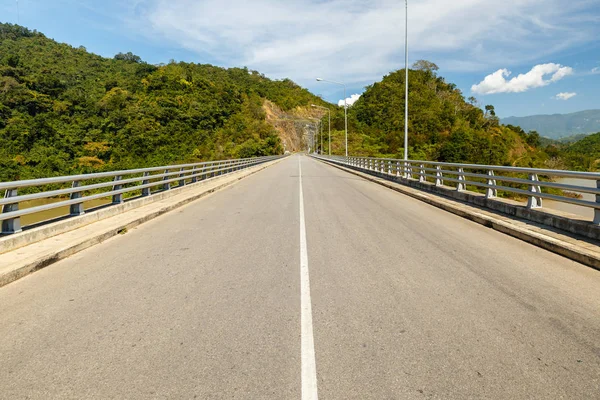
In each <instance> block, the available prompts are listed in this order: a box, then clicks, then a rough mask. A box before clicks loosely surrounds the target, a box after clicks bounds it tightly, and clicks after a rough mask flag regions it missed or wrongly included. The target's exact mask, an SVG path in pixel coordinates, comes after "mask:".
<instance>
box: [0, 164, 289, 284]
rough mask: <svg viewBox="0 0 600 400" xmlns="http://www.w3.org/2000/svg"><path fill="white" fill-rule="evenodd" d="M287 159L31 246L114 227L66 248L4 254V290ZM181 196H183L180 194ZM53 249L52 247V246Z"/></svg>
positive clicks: (0, 279)
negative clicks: (146, 210)
mask: <svg viewBox="0 0 600 400" xmlns="http://www.w3.org/2000/svg"><path fill="white" fill-rule="evenodd" d="M283 159H284V158H281V159H278V160H275V161H271V162H267V163H265V164H259V165H257V166H254V167H250V168H248V169H246V170H241V171H238V172H234V173H232V174H229V175H224V176H222V178H229V179H228V180H226V181H225V182H222V183H219V184H217V185H216V186H214V185H205V186H207V187H206V190H202V191H200V192H198V193H195V194H193V195H191V196H188V197H185V198H183V199H179V200H178V201H176V202H174V203H172V204H168V205H166V206H162V207H160V208H159V209H157V210H154V211H152V212H149V213H142V215H139V216H135V217H133V218H130V219H129V220H125V221H122V222H117V223H114V222H113V221H111V218H105V219H102V220H100V221H98V222H96V223H95V224H86V225H84V226H80V227H78V228H76V229H73V230H70V231H68V232H64V233H63V234H61V235H55V236H51V237H49V238H47V239H45V240H42V241H39V242H36V243H33V244H32V245H31V246H35V245H38V246H41V245H42V244H43V243H42V242H45V241H56V238H57V237H61V236H69V235H72V236H75V233H76V232H77V231H78V230H81V229H84V228H86V227H89V226H90V225H102V224H104V225H110V226H106V227H101V226H100V227H99V228H100V229H98V230H95V231H94V232H93V233H91V234H89V235H87V236H84V237H78V238H76V239H75V240H73V241H71V242H69V243H68V244H66V245H62V246H57V247H56V248H52V249H51V250H45V251H41V252H40V251H38V252H37V253H35V252H34V254H33V255H30V256H29V257H27V256H25V257H24V258H22V259H21V260H19V259H18V258H19V256H20V254H17V253H27V248H28V246H25V247H20V248H17V249H14V250H12V251H8V252H6V253H4V254H1V255H0V287H2V286H4V285H7V284H9V283H11V282H14V281H16V280H18V279H20V278H23V277H25V276H27V275H29V274H31V273H32V272H35V271H38V270H40V269H42V268H45V267H47V266H49V265H51V264H53V263H55V262H57V261H60V260H62V259H65V258H67V257H69V256H71V255H73V254H75V253H78V252H80V251H82V250H85V249H87V248H89V247H91V246H94V245H96V244H99V243H102V242H103V241H105V240H107V239H109V238H111V237H114V236H116V235H119V234H121V233H124V232H126V231H127V230H129V229H132V228H135V227H136V226H138V225H141V224H143V223H144V222H147V221H150V220H152V219H154V218H156V217H159V216H161V215H163V214H165V213H167V212H169V211H172V210H175V209H177V208H179V207H182V206H184V205H186V204H188V203H191V202H193V201H195V200H198V199H200V198H202V197H205V196H207V195H209V194H211V193H214V192H216V191H218V190H221V189H223V188H226V187H228V186H232V185H234V184H236V183H237V182H239V181H240V180H242V179H244V178H246V177H248V176H251V175H254V174H255V173H257V172H259V171H262V170H263V169H266V168H268V167H270V166H271V165H274V164H276V163H278V162H280V161H282V160H283ZM203 182H206V183H207V184H208V183H211V182H210V181H203ZM212 183H216V182H215V181H213V182H212ZM185 188H186V187H184V188H182V189H185ZM187 188H191V187H190V186H188V187H187ZM200 188H201V186H199V187H196V189H200ZM179 194H181V193H179ZM142 209H143V207H138V208H135V209H133V210H131V211H130V212H131V213H140V211H143V210H142ZM126 215H127V212H125V213H123V214H120V215H118V216H126ZM114 217H117V216H114ZM114 217H113V218H114ZM111 222H112V224H111ZM49 246H50V247H52V245H51V244H50V245H49ZM40 253H41V254H40ZM9 257H10V260H9ZM12 259H17V260H15V262H10V261H11V260H12ZM3 261H4V262H3Z"/></svg>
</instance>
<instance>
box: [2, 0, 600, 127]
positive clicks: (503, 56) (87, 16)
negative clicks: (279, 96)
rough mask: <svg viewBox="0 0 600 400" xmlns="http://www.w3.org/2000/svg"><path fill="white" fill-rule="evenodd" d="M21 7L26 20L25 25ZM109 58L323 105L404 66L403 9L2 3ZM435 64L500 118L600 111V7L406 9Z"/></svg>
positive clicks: (237, 0) (412, 39) (460, 3)
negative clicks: (253, 81) (280, 89)
mask: <svg viewBox="0 0 600 400" xmlns="http://www.w3.org/2000/svg"><path fill="white" fill-rule="evenodd" d="M17 4H18V7H19V15H17ZM17 19H19V21H20V23H21V24H22V25H25V26H27V27H29V28H31V29H37V30H39V31H41V32H43V33H44V34H46V36H48V37H50V38H53V39H55V40H57V41H60V42H66V43H69V44H71V45H74V46H80V45H83V46H85V47H86V48H87V49H88V50H89V51H91V52H94V53H97V54H100V55H103V56H108V57H112V56H113V55H114V54H116V53H118V52H127V51H131V52H133V53H135V54H138V55H139V56H141V57H142V58H143V59H144V60H145V61H147V62H150V63H154V64H156V63H160V62H165V63H166V62H168V61H169V60H170V59H175V60H177V61H189V62H197V63H210V64H216V65H221V66H226V67H229V66H247V67H249V68H250V69H255V70H258V71H260V72H262V73H264V74H266V75H267V76H269V77H271V78H276V79H279V78H285V77H288V78H290V79H292V80H294V81H296V82H297V83H299V84H301V85H302V86H304V87H307V88H308V89H310V90H311V91H312V92H314V93H316V94H320V95H323V97H324V98H325V99H326V100H329V101H331V102H337V101H338V100H339V99H342V98H343V91H342V90H341V88H340V87H339V86H335V85H329V84H325V83H317V82H316V81H315V78H316V77H322V78H325V79H332V80H338V81H343V82H346V83H347V85H348V93H347V95H348V97H349V96H350V95H351V94H355V93H358V94H360V93H361V92H362V91H363V88H364V87H365V86H366V85H369V84H371V83H373V82H375V81H378V80H381V78H382V77H383V76H384V75H385V74H387V73H389V72H390V71H393V70H396V69H399V68H402V67H403V66H404V2H403V1H401V0H285V1H283V0H253V1H247V0H130V1H125V0H120V1H118V0H104V1H102V2H99V1H91V0H19V1H18V2H17V1H16V0H0V21H2V22H12V23H16V22H17ZM408 37H409V50H410V56H409V57H410V61H409V62H410V63H412V62H414V61H415V60H417V59H427V60H430V61H433V62H435V63H436V64H437V65H438V66H439V67H440V71H439V72H440V74H441V75H443V76H444V77H445V78H446V79H447V80H448V81H449V82H453V83H455V84H457V85H458V87H459V88H460V89H461V90H462V91H463V93H464V94H465V96H466V97H469V96H475V97H476V98H477V99H478V101H479V103H480V104H481V105H485V104H493V105H494V106H495V107H496V111H497V114H498V115H499V116H501V117H507V116H511V115H516V116H523V115H531V114H552V113H566V112H574V111H579V110H584V109H592V108H597V109H600V40H599V39H598V38H600V1H598V0H570V1H568V2H566V1H564V0H504V1H502V2H497V1H496V2H491V1H490V0H453V1H448V0H409V35H408Z"/></svg>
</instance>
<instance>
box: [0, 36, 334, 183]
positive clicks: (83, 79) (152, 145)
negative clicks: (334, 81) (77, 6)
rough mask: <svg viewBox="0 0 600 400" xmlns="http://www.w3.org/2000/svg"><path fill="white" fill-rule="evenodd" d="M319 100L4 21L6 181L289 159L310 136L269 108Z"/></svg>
mask: <svg viewBox="0 0 600 400" xmlns="http://www.w3.org/2000/svg"><path fill="white" fill-rule="evenodd" d="M311 103H315V104H319V105H326V104H327V103H325V102H324V101H323V100H321V99H320V98H319V97H317V96H315V95H313V94H311V93H310V92H308V91H307V90H306V89H303V88H301V87H299V86H298V85H296V84H295V83H294V82H292V81H290V80H282V81H274V80H270V79H268V78H266V77H265V76H264V75H262V74H260V73H258V72H256V71H250V70H248V69H246V68H231V69H224V68H219V67H215V66H211V65H199V64H193V63H183V62H180V63H176V62H170V63H169V64H167V65H159V66H155V65H150V64H147V63H145V62H143V61H142V60H141V59H140V58H139V57H137V56H135V55H134V54H131V53H126V54H122V53H119V54H117V55H116V56H115V57H114V58H112V59H109V58H104V57H100V56H98V55H95V54H91V53H89V52H87V51H86V49H85V48H83V47H79V48H74V47H72V46H69V45H68V44H61V43H57V42H55V41H53V40H51V39H48V38H46V37H45V36H44V35H43V34H41V33H39V32H36V31H30V30H28V29H26V28H24V27H21V26H17V25H12V24H0V181H6V180H13V179H27V178H35V177H41V176H52V175H63V174H71V173H82V172H92V171H101V170H107V169H117V168H135V167H144V166H150V165H161V164H170V163H177V162H185V161H198V160H206V159H218V158H230V157H251V156H260V155H270V154H277V153H282V152H283V144H284V143H283V142H282V139H281V137H282V135H283V133H286V136H285V137H286V138H287V140H288V141H289V143H288V148H290V149H294V148H293V147H298V146H299V145H300V139H301V134H302V132H301V130H300V128H299V127H297V126H293V125H292V126H290V127H287V128H281V127H279V128H278V129H276V128H275V126H274V124H272V123H269V122H268V121H267V119H266V117H267V112H266V110H265V106H266V105H269V107H270V108H271V109H273V108H275V109H277V110H279V112H280V113H283V114H285V116H286V118H288V119H290V118H291V119H294V118H296V117H295V115H296V114H301V115H304V116H305V115H306V114H310V113H314V112H315V109H311V107H310V104H311ZM320 115H321V114H318V113H317V114H313V115H309V116H320Z"/></svg>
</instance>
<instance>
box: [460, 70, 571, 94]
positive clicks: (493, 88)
mask: <svg viewBox="0 0 600 400" xmlns="http://www.w3.org/2000/svg"><path fill="white" fill-rule="evenodd" d="M511 74H512V73H511V72H510V71H509V70H507V69H499V70H498V71H496V72H494V73H493V74H490V75H488V76H486V77H485V78H484V79H483V81H481V82H480V83H478V84H476V85H473V86H471V91H472V92H473V93H477V94H484V95H485V94H494V93H521V92H526V91H528V90H530V89H534V88H538V87H542V86H547V85H549V84H551V83H553V82H557V81H559V80H561V79H562V78H564V77H565V76H568V75H572V74H573V68H571V67H565V66H562V65H560V64H553V63H549V64H539V65H536V66H534V67H533V68H532V69H531V71H529V72H527V73H526V74H519V75H518V76H516V77H514V78H512V79H510V80H507V79H506V78H508V77H509V76H510V75H511ZM547 76H549V79H545V77H547Z"/></svg>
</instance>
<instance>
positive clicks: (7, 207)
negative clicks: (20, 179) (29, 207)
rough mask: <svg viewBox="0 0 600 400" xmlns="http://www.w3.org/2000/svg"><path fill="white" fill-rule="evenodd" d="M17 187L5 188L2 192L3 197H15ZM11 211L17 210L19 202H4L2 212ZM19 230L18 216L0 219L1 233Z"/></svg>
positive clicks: (19, 220) (19, 221)
mask: <svg viewBox="0 0 600 400" xmlns="http://www.w3.org/2000/svg"><path fill="white" fill-rule="evenodd" d="M17 192H18V189H6V191H5V192H4V198H5V199H7V198H9V197H16V196H18V194H17ZM12 211H19V203H11V204H4V205H3V206H2V212H3V213H8V212H12ZM19 232H21V219H20V218H19V217H16V218H11V219H6V220H4V221H2V233H7V234H8V233H19Z"/></svg>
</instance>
